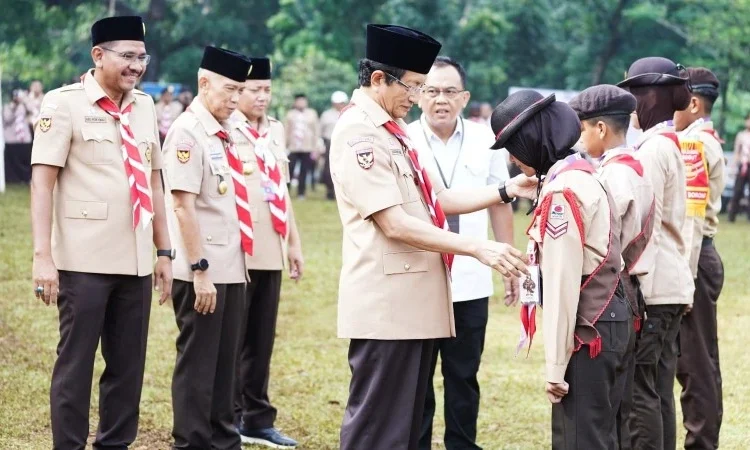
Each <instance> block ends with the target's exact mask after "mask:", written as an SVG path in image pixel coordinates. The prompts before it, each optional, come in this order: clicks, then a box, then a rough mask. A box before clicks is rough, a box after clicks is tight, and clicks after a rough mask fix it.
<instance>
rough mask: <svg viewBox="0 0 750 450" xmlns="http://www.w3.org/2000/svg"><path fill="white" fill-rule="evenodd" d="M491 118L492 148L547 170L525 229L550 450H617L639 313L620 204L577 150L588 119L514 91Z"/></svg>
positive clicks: (525, 167)
mask: <svg viewBox="0 0 750 450" xmlns="http://www.w3.org/2000/svg"><path fill="white" fill-rule="evenodd" d="M491 122H492V130H493V132H495V133H496V139H497V141H496V142H495V144H494V145H493V147H492V148H502V147H505V148H506V149H507V150H508V152H509V153H510V157H511V161H512V162H514V163H515V164H516V165H517V166H518V167H519V168H520V169H521V170H522V171H523V173H524V174H525V175H527V176H534V175H536V176H537V177H540V178H541V177H545V178H544V184H543V186H542V188H541V193H540V194H539V197H538V202H537V205H538V206H537V207H536V210H535V213H534V219H533V222H532V224H531V226H530V227H529V230H528V235H529V237H530V239H531V242H530V243H529V253H530V257H531V258H530V259H531V260H532V261H536V262H538V264H539V266H538V268H539V269H541V270H540V272H541V274H540V278H541V279H538V278H537V277H534V276H533V274H534V273H535V271H534V270H533V268H534V267H533V266H530V268H531V270H530V272H531V274H532V277H530V278H529V279H526V280H524V281H523V282H522V285H523V287H524V289H526V290H530V291H534V290H535V286H538V287H541V296H540V297H539V300H540V304H541V305H542V307H543V308H544V321H543V329H544V351H545V359H546V371H545V373H546V381H547V387H546V391H547V396H548V398H549V399H550V401H551V402H552V448H553V449H570V450H573V449H612V448H616V446H617V442H616V423H617V411H618V408H619V406H620V401H621V399H622V396H623V394H624V390H625V379H626V372H625V352H626V350H627V346H628V342H629V340H630V335H631V334H632V333H633V329H632V326H633V325H632V317H633V315H632V313H631V311H630V309H629V306H628V303H627V300H626V298H625V295H624V292H623V289H622V287H621V285H620V282H619V278H620V276H619V272H620V264H621V260H620V241H619V236H618V234H617V233H616V231H617V229H618V228H619V226H618V224H617V223H616V221H615V220H616V219H615V218H614V213H615V210H614V204H613V201H612V199H611V198H610V196H609V194H608V193H607V191H606V190H605V189H604V187H603V186H602V185H601V184H599V181H597V179H596V178H595V177H594V168H593V167H592V166H591V164H589V163H588V162H587V161H586V160H584V159H583V158H582V157H581V156H580V155H579V154H576V153H574V152H573V150H571V148H572V147H573V145H575V143H576V142H577V141H578V138H579V136H580V134H581V124H580V122H579V121H578V118H577V117H576V113H575V112H574V111H573V110H572V109H571V108H570V106H568V105H567V104H565V103H562V102H556V101H555V96H554V94H553V95H550V96H549V97H546V98H544V97H542V95H541V94H539V93H538V92H536V91H531V90H522V91H519V92H517V93H514V94H513V95H511V96H509V97H508V98H507V99H506V100H505V101H503V102H502V103H501V104H500V105H498V107H497V108H495V111H494V112H493V114H492V119H491ZM536 273H539V272H536ZM535 278H536V279H535ZM530 337H532V336H530Z"/></svg>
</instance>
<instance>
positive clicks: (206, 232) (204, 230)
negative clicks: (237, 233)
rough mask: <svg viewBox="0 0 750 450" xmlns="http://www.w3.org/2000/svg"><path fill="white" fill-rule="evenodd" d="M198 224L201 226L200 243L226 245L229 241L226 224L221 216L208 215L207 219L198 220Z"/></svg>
mask: <svg viewBox="0 0 750 450" xmlns="http://www.w3.org/2000/svg"><path fill="white" fill-rule="evenodd" d="M199 226H200V228H201V242H202V244H204V245H227V244H228V243H229V232H228V231H227V225H226V223H224V221H223V220H222V219H221V218H217V217H210V218H208V220H202V221H200V224H199Z"/></svg>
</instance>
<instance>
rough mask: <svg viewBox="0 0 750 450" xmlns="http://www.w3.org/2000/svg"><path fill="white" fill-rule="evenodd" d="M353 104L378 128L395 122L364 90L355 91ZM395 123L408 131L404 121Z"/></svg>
mask: <svg viewBox="0 0 750 450" xmlns="http://www.w3.org/2000/svg"><path fill="white" fill-rule="evenodd" d="M352 103H354V104H355V105H357V106H358V107H359V108H360V109H362V111H364V112H365V114H367V117H369V118H370V120H372V122H373V123H374V124H375V126H376V127H379V126H382V125H383V124H384V123H386V122H388V121H390V120H394V119H393V118H392V117H391V116H390V114H388V113H387V112H386V111H385V110H384V109H383V108H382V107H381V106H380V105H378V103H377V102H376V101H375V100H373V99H372V98H370V96H369V95H367V94H365V93H364V91H362V89H355V90H354V92H352ZM395 122H396V123H398V124H399V126H400V127H401V128H402V129H404V130H406V125H405V124H404V121H403V120H395Z"/></svg>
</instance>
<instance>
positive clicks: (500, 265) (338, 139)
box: [331, 25, 536, 450]
mask: <svg viewBox="0 0 750 450" xmlns="http://www.w3.org/2000/svg"><path fill="white" fill-rule="evenodd" d="M439 50H440V43H438V42H437V41H435V40H434V39H432V38H431V37H429V36H427V35H425V34H423V33H420V32H418V31H415V30H411V29H409V28H404V27H399V26H393V25H368V27H367V50H366V55H367V57H366V58H365V59H363V60H362V61H360V70H359V72H360V73H359V84H360V86H361V87H360V88H359V89H357V90H355V91H354V93H353V95H352V97H351V98H352V102H351V104H350V106H349V107H348V109H346V110H345V111H344V112H343V113H342V114H341V117H340V118H339V122H338V123H337V124H336V128H335V129H334V131H333V135H332V137H331V171H332V176H333V182H334V187H335V190H336V201H337V203H338V209H339V215H340V217H341V222H342V224H343V228H344V230H343V248H342V253H343V255H342V256H343V265H342V269H341V278H340V283H339V310H338V330H339V337H342V338H349V339H351V343H350V345H349V364H350V367H351V370H352V379H351V384H350V388H349V401H348V403H347V407H346V412H345V414H344V422H343V425H342V427H341V448H342V449H344V450H363V449H367V450H378V449H383V450H385V449H388V450H391V449H409V450H412V449H416V448H417V443H418V440H419V434H420V425H421V423H422V410H423V408H424V402H425V394H426V389H427V379H428V376H429V369H430V359H431V356H432V350H433V348H432V347H433V342H434V339H436V338H444V337H452V336H455V331H454V325H453V314H452V312H453V309H452V305H451V298H450V285H449V270H450V266H451V262H452V259H453V254H454V253H455V254H462V255H471V256H474V257H475V258H477V259H479V260H480V261H482V262H483V263H485V264H487V265H489V266H492V267H493V268H495V269H496V270H498V271H500V272H501V273H502V274H503V275H506V276H507V275H510V274H515V275H520V274H521V272H522V271H525V264H524V262H523V255H522V253H521V252H519V251H518V250H516V249H513V248H512V247H511V246H509V245H507V244H502V243H498V242H494V241H488V240H484V241H482V240H477V239H471V238H467V237H465V236H460V235H458V234H455V233H451V232H449V231H447V228H448V227H447V222H446V218H445V215H446V214H464V213H467V212H471V211H476V210H479V209H482V208H486V207H488V206H490V205H492V204H496V203H499V202H501V201H505V202H509V201H510V196H513V195H516V193H517V192H518V191H523V190H530V191H533V190H534V189H535V188H534V186H535V184H536V183H534V182H533V181H531V180H527V179H525V178H524V179H523V181H521V180H519V182H518V184H516V183H506V184H505V185H502V186H497V185H496V186H485V187H482V188H477V189H472V190H466V191H463V192H452V191H450V190H446V189H444V187H443V185H442V183H440V177H438V176H433V174H428V173H427V172H426V171H424V170H422V166H421V164H420V161H419V159H418V157H417V153H416V151H415V150H414V148H413V147H412V145H411V142H410V141H409V139H408V137H407V136H406V132H405V129H406V124H405V123H404V121H403V120H402V119H403V117H405V116H406V115H407V113H408V112H409V109H410V108H411V107H412V105H413V104H414V103H415V102H416V101H417V100H418V98H419V95H420V90H421V86H422V83H424V80H425V74H426V73H427V72H428V71H429V70H430V67H431V66H432V63H433V61H434V60H435V56H436V55H437V53H438V51H439ZM529 185H531V186H532V187H528V186H529ZM521 186H524V188H521ZM433 187H434V189H433ZM441 253H442V254H441Z"/></svg>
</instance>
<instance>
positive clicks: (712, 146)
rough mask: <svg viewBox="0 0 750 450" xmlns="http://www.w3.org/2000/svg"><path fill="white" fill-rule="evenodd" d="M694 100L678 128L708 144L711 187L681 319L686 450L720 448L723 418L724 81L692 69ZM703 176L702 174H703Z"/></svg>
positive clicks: (677, 116)
mask: <svg viewBox="0 0 750 450" xmlns="http://www.w3.org/2000/svg"><path fill="white" fill-rule="evenodd" d="M688 74H689V75H690V90H691V92H692V96H691V98H690V104H689V106H688V107H687V108H686V109H684V110H682V111H675V113H674V126H675V129H676V130H677V131H678V132H680V140H681V141H683V142H689V141H694V140H697V141H699V142H701V143H702V144H703V159H704V161H705V165H702V171H703V173H704V174H705V177H706V180H705V181H707V182H708V193H707V196H706V212H705V220H704V221H702V223H701V224H700V225H701V229H700V232H699V238H700V241H701V246H700V250H699V257H698V267H697V278H696V280H695V295H694V296H693V309H692V310H691V311H690V312H689V313H688V314H686V315H685V316H684V317H683V318H682V325H681V326H680V357H679V358H678V360H677V381H679V382H680V385H682V396H681V397H680V400H681V403H682V416H683V424H684V425H685V428H686V429H687V436H686V437H685V448H687V449H716V448H719V429H720V428H721V417H722V413H723V407H722V393H721V368H720V367H719V345H718V338H717V326H716V303H717V301H718V299H719V295H720V294H721V288H722V286H723V285H724V265H723V264H722V262H721V257H720V256H719V253H718V252H717V251H716V248H715V247H714V243H713V240H714V236H715V235H716V232H717V227H718V223H719V220H718V214H719V211H721V192H722V191H723V190H724V155H723V153H724V152H723V149H722V147H721V144H722V141H721V140H720V139H719V136H718V134H717V133H716V130H714V127H713V122H712V121H711V110H712V109H713V105H714V102H715V101H716V99H717V98H718V97H719V80H718V79H717V78H716V76H715V75H714V74H713V73H712V72H711V71H710V70H708V69H706V68H702V67H696V68H693V67H691V68H689V69H688ZM698 172H699V174H700V172H701V170H700V169H699V171H698Z"/></svg>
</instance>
